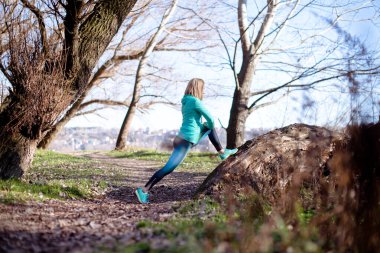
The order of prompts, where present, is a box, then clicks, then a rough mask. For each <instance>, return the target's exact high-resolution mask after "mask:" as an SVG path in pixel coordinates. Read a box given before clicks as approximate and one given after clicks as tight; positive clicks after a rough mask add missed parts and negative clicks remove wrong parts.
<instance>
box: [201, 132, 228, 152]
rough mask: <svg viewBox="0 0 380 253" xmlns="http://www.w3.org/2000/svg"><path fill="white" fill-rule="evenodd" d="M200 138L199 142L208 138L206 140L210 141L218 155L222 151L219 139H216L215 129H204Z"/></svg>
mask: <svg viewBox="0 0 380 253" xmlns="http://www.w3.org/2000/svg"><path fill="white" fill-rule="evenodd" d="M201 136H202V137H201V138H200V140H199V141H201V140H202V139H204V138H205V137H206V136H208V138H209V139H210V141H211V143H212V145H214V147H215V149H216V151H218V152H219V153H220V152H221V151H223V147H222V145H221V144H220V141H219V138H218V134H217V133H216V131H215V129H214V128H213V129H208V128H204V130H203V131H202V132H201Z"/></svg>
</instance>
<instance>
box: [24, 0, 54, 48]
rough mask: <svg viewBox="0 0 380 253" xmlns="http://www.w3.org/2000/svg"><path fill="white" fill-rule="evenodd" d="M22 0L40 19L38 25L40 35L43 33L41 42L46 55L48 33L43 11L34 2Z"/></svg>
mask: <svg viewBox="0 0 380 253" xmlns="http://www.w3.org/2000/svg"><path fill="white" fill-rule="evenodd" d="M21 2H22V3H23V4H24V6H25V7H27V8H28V9H29V10H30V11H31V12H32V13H33V14H34V15H35V16H36V18H37V21H38V27H39V29H40V35H41V44H42V51H43V53H44V54H45V55H47V53H48V47H47V35H46V25H45V22H44V18H43V15H42V13H41V12H40V11H39V9H38V8H37V7H35V6H34V5H33V4H31V3H29V2H28V1H27V0H21Z"/></svg>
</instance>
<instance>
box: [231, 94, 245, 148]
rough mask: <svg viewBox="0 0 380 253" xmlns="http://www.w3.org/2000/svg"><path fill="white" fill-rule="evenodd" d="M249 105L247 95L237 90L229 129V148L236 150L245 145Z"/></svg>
mask: <svg viewBox="0 0 380 253" xmlns="http://www.w3.org/2000/svg"><path fill="white" fill-rule="evenodd" d="M247 105H248V99H247V94H243V92H242V90H241V89H240V90H238V89H235V92H234V97H233V101H232V106H231V110H230V119H229V123H228V127H227V148H236V147H239V146H241V145H242V144H243V143H244V140H245V139H244V136H245V122H246V120H247V117H248V111H247V110H246V108H247Z"/></svg>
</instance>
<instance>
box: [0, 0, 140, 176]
mask: <svg viewBox="0 0 380 253" xmlns="http://www.w3.org/2000/svg"><path fill="white" fill-rule="evenodd" d="M0 4H1V8H2V10H1V11H0V13H1V14H0V15H4V18H2V19H1V24H0V27H1V30H5V31H6V36H5V38H6V42H5V43H3V40H2V44H1V49H0V55H1V62H0V70H1V71H2V73H3V75H4V76H5V77H6V78H7V80H8V81H9V83H10V87H9V95H8V96H7V97H6V98H5V99H4V102H3V103H2V106H1V111H0V126H1V127H0V139H1V140H2V142H1V144H0V161H1V162H0V177H1V178H19V177H21V176H22V175H23V174H24V172H25V171H26V170H27V169H28V168H29V166H30V163H31V161H32V159H33V155H34V152H35V149H36V147H37V143H38V142H39V140H40V139H41V138H42V137H43V136H44V135H45V134H46V133H47V132H48V131H49V130H50V129H51V127H52V126H53V125H54V123H55V122H56V121H57V119H58V118H59V117H60V115H61V114H62V113H63V112H64V111H65V110H67V108H69V107H70V105H72V104H73V103H75V101H76V100H77V99H78V98H80V96H81V95H82V94H83V92H84V91H85V90H86V87H87V85H88V80H89V79H90V78H91V75H92V72H93V69H94V67H95V65H96V63H97V61H98V59H99V58H100V57H101V56H102V54H103V52H104V51H105V49H106V47H107V45H108V44H109V43H110V41H111V40H112V38H113V37H114V35H115V34H116V33H117V31H118V29H119V27H120V26H121V25H122V23H123V21H124V20H125V18H126V16H127V15H128V13H129V12H130V10H131V9H132V7H133V6H134V4H135V1H134V0H131V1H124V0H123V1H118V0H115V1H101V0H99V1H53V0H52V1H41V2H38V3H36V2H33V3H32V2H29V1H26V0H23V1H11V2H9V1H5V0H4V1H1V3H0ZM37 6H38V8H37ZM2 37H3V38H4V36H3V34H2Z"/></svg>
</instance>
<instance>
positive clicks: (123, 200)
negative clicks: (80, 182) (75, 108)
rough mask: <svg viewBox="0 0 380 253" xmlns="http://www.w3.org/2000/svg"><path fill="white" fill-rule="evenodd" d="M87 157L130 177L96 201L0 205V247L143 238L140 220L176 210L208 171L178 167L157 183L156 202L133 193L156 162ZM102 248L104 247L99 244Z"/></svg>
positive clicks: (74, 248) (54, 247) (86, 245)
mask: <svg viewBox="0 0 380 253" xmlns="http://www.w3.org/2000/svg"><path fill="white" fill-rule="evenodd" d="M81 156H86V157H89V158H91V159H94V160H96V161H97V163H98V164H101V166H102V167H103V168H107V167H112V168H118V169H120V170H122V171H123V172H124V174H125V175H127V176H126V177H125V182H123V183H122V184H121V186H117V187H111V189H110V190H109V191H108V192H107V193H106V194H105V195H104V196H103V197H101V198H98V199H92V200H66V201H60V200H48V201H44V202H34V201H30V202H27V203H26V204H17V205H3V204H0V252H94V251H97V250H99V249H100V250H99V251H100V252H101V251H102V250H101V247H102V246H103V247H107V248H110V249H111V250H112V249H115V247H117V246H120V245H129V244H132V243H135V242H138V241H139V240H140V235H139V232H138V230H136V224H137V223H138V222H139V221H141V220H144V219H149V220H152V221H164V220H167V219H170V217H172V216H173V215H174V214H175V210H176V207H178V206H179V203H180V202H181V201H186V200H189V199H190V198H191V196H192V194H193V193H194V191H195V190H196V188H197V186H199V184H200V183H201V181H202V180H203V179H204V178H205V176H206V174H203V173H186V172H173V173H172V174H171V175H169V176H168V177H166V178H165V179H164V180H163V181H162V183H160V184H159V185H157V186H156V187H155V188H154V189H153V191H152V194H151V199H150V200H151V204H149V205H141V204H139V203H138V202H137V199H136V197H135V196H134V190H135V188H136V187H137V186H141V185H143V184H144V183H145V182H146V180H147V179H149V177H150V176H151V175H152V174H153V172H154V171H156V170H157V168H159V166H160V165H159V164H158V163H157V162H151V161H141V160H131V159H121V158H111V157H108V156H105V155H103V154H101V153H91V154H85V155H83V154H82V155H81ZM99 247H100V248H99Z"/></svg>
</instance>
